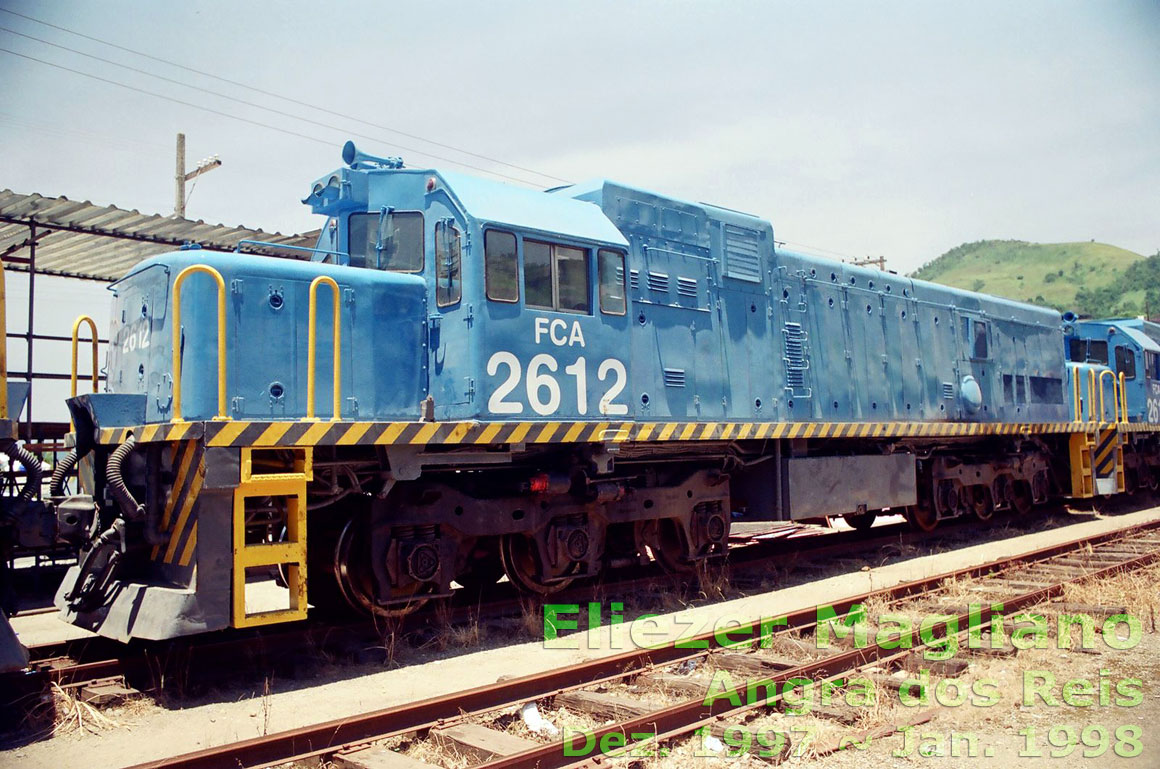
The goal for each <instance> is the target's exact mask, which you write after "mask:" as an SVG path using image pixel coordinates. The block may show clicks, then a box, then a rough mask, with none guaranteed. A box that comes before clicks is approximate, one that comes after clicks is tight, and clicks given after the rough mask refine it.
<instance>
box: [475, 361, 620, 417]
mask: <svg viewBox="0 0 1160 769" xmlns="http://www.w3.org/2000/svg"><path fill="white" fill-rule="evenodd" d="M501 366H506V367H507V372H506V374H505V375H504V379H503V381H502V382H501V383H500V384H499V386H498V387H496V388H495V391H494V392H493V393H492V394H491V397H490V398H488V401H487V408H488V410H489V411H490V412H491V413H493V414H522V413H523V411H524V406H523V404H522V403H519V402H517V401H514V400H508V399H507V398H508V397H509V396H510V395H511V394H512V393H513V392H515V390H516V388H517V387H519V384H520V375H521V374H522V373H523V371H522V367H521V366H520V361H519V358H517V357H516V356H515V355H513V354H512V353H510V352H507V351H506V350H501V351H499V352H496V353H494V354H493V355H492V356H491V358H489V359H488V361H487V375H488V376H496V375H498V374H499V371H500V367H501ZM559 368H560V364H559V362H558V361H557V360H556V358H555V357H554V356H552V355H549V354H547V353H539V354H538V355H535V356H533V357H532V359H531V360H530V361H529V362H528V371H527V376H526V377H524V390H525V392H526V394H527V399H528V401H527V402H528V405H530V406H531V407H532V411H534V412H536V413H537V414H539V415H540V416H548V415H550V414H554V413H556V412H557V411H558V410H559V409H560V398H561V393H560V383H559V381H557V379H556V377H555V376H554V374H555V373H556V371H558V370H559ZM564 373H565V374H567V375H568V376H571V377H572V378H573V380H575V384H576V413H578V414H587V413H588V361H587V360H585V358H584V356H583V355H581V356H580V357H578V358H577V359H576V361H575V362H574V363H572V364H570V365H568V366H565V367H564ZM610 373H611V374H612V377H611V378H612V381H611V383H610V384H609V386H608V389H607V390H606V391H605V393H604V395H602V396H601V397H600V413H601V414H604V415H607V416H623V415H625V414H627V413H628V406H626V405H625V404H623V403H613V401H614V400H615V399H616V398H617V396H619V395H620V393H621V392H622V391H623V390H624V387H625V385H626V384H627V383H628V372H627V371H626V370H625V368H624V364H623V363H622V362H620V361H619V360H616V359H615V358H606V359H605V360H603V361H601V363H600V366H599V367H598V368H597V370H596V376H597V378H598V379H599V380H600V381H601V382H603V381H604V380H606V379H608V378H609V374H610Z"/></svg>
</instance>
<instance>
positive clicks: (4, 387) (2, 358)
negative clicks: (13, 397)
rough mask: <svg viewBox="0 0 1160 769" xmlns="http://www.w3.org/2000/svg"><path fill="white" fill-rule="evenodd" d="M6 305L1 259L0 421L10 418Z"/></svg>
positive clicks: (2, 262)
mask: <svg viewBox="0 0 1160 769" xmlns="http://www.w3.org/2000/svg"><path fill="white" fill-rule="evenodd" d="M6 312H7V308H6V307H5V304H4V260H3V259H0V340H3V344H0V419H7V418H8V327H7V314H6Z"/></svg>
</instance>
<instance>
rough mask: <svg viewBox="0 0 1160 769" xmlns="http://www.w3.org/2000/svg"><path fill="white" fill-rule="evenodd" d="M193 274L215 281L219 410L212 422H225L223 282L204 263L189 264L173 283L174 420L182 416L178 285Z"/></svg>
mask: <svg viewBox="0 0 1160 769" xmlns="http://www.w3.org/2000/svg"><path fill="white" fill-rule="evenodd" d="M196 272H203V273H205V274H206V275H209V276H211V277H212V278H213V279H214V281H216V282H217V290H218V296H217V342H218V343H217V348H218V349H217V353H218V408H217V414H216V415H215V416H214V421H215V422H221V421H228V420H229V416H228V415H227V414H226V282H225V280H224V279H223V278H222V274H221V273H220V272H218V271H217V270H215V269H214V268H213V267H210V266H209V265H207V264H191V265H190V266H188V267H186V268H185V269H184V270H182V271H181V272H179V273H177V277H176V278H175V279H174V281H173V421H174V422H184V421H185V420H184V419H182V417H181V284H182V283H183V282H185V279H186V278H187V277H189V276H190V275H192V274H194V273H196Z"/></svg>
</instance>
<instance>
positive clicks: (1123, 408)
mask: <svg viewBox="0 0 1160 769" xmlns="http://www.w3.org/2000/svg"><path fill="white" fill-rule="evenodd" d="M1120 421H1121V422H1127V421H1128V390H1127V387H1126V386H1125V385H1124V372H1123V371H1121V372H1120Z"/></svg>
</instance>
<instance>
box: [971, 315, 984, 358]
mask: <svg viewBox="0 0 1160 769" xmlns="http://www.w3.org/2000/svg"><path fill="white" fill-rule="evenodd" d="M972 325H973V327H974V342H973V346H972V348H971V357H972V358H975V359H976V360H985V359H986V358H987V324H986V323H984V322H983V321H981V320H976V321H975V322H974V323H973V324H972Z"/></svg>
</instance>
